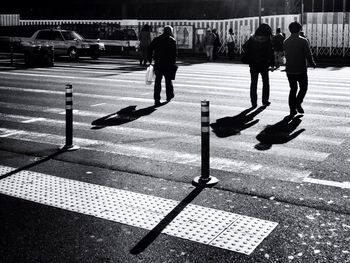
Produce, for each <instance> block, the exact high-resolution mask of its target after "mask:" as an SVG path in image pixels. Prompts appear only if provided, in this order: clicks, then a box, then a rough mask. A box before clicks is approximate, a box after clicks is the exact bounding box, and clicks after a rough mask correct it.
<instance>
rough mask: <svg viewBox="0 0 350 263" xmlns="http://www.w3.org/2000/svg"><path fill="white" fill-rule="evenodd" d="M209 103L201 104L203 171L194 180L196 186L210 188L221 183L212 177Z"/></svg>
mask: <svg viewBox="0 0 350 263" xmlns="http://www.w3.org/2000/svg"><path fill="white" fill-rule="evenodd" d="M209 124H210V122H209V101H202V102H201V138H202V171H201V176H197V177H196V178H194V179H193V182H192V183H193V184H194V185H196V186H203V187H206V186H207V187H210V186H213V185H215V184H217V183H218V182H219V180H218V179H217V178H215V177H213V176H210V151H209V149H210V147H209V137H210V130H209Z"/></svg>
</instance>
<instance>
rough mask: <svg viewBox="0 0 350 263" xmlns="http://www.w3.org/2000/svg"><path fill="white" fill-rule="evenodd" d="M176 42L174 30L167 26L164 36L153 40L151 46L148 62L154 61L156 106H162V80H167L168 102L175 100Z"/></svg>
mask: <svg viewBox="0 0 350 263" xmlns="http://www.w3.org/2000/svg"><path fill="white" fill-rule="evenodd" d="M176 56H177V51H176V40H175V39H174V37H173V28H172V27H171V26H165V27H164V31H163V34H161V35H160V36H158V37H156V38H155V39H153V41H152V42H151V45H150V49H149V54H148V60H149V61H152V58H153V59H154V72H155V75H156V79H155V81H154V93H153V98H154V104H155V105H156V106H159V105H161V103H160V98H161V97H160V93H161V90H162V78H163V76H164V78H165V88H166V100H167V101H168V102H169V101H170V100H171V99H172V98H174V87H173V83H172V79H174V76H175V72H176V69H177V66H176Z"/></svg>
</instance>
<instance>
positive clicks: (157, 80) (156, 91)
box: [153, 70, 163, 104]
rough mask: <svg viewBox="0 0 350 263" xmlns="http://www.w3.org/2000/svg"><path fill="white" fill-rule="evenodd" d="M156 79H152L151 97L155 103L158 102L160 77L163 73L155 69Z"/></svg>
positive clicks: (160, 88) (160, 84) (160, 87)
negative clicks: (152, 91)
mask: <svg viewBox="0 0 350 263" xmlns="http://www.w3.org/2000/svg"><path fill="white" fill-rule="evenodd" d="M155 75H156V79H155V81H154V93H153V98H154V102H155V104H157V103H159V102H160V92H161V90H162V77H163V74H162V73H161V72H159V71H157V70H155Z"/></svg>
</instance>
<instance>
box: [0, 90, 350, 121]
mask: <svg viewBox="0 0 350 263" xmlns="http://www.w3.org/2000/svg"><path fill="white" fill-rule="evenodd" d="M0 90H11V91H19V92H32V93H45V94H63V92H60V91H52V90H44V89H29V88H28V89H27V88H15V87H0ZM74 94H75V96H77V97H85V98H95V99H97V98H101V99H113V100H122V101H132V102H147V103H153V99H152V98H147V99H145V98H135V97H117V96H111V95H100V94H91V93H89V94H86V93H80V92H76V93H74ZM349 99H350V98H349ZM172 104H179V105H183V106H195V107H197V105H198V103H193V102H182V101H173V102H172ZM212 107H215V108H217V109H230V110H232V109H234V108H236V107H233V106H223V105H222V104H212ZM237 108H239V109H240V110H244V109H245V108H242V107H237ZM285 108H286V110H287V107H285ZM187 114H192V113H191V112H189V113H187ZM269 114H271V115H275V116H277V115H278V116H280V115H281V111H280V110H278V111H276V110H269ZM307 116H308V118H310V119H316V120H323V121H324V120H327V121H334V122H339V121H342V122H345V123H347V122H348V121H349V118H347V117H340V116H330V115H324V114H312V113H308V114H307Z"/></svg>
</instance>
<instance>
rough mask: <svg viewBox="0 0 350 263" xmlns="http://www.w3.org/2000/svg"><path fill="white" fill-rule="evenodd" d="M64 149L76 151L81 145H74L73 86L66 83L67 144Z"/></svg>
mask: <svg viewBox="0 0 350 263" xmlns="http://www.w3.org/2000/svg"><path fill="white" fill-rule="evenodd" d="M61 149H63V150H67V151H75V150H78V149H79V146H76V145H73V87H72V85H71V84H68V85H66V144H65V145H64V146H63V147H61Z"/></svg>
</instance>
